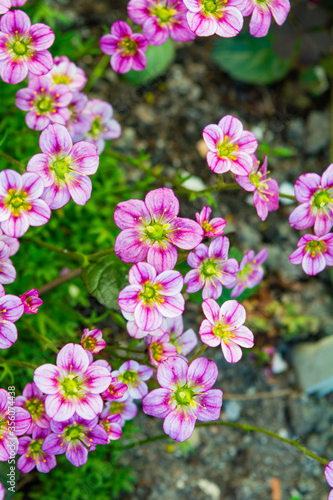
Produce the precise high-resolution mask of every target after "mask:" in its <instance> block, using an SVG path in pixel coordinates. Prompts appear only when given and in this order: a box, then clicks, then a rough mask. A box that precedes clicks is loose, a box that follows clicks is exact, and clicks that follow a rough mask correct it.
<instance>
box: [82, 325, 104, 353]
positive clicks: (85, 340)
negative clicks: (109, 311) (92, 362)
mask: <svg viewBox="0 0 333 500" xmlns="http://www.w3.org/2000/svg"><path fill="white" fill-rule="evenodd" d="M81 345H82V347H83V349H87V351H90V352H92V353H93V354H97V353H98V352H99V351H101V350H102V349H104V347H105V346H106V342H105V340H104V339H103V332H102V330H98V329H95V330H89V328H85V329H84V330H83V335H82V337H81Z"/></svg>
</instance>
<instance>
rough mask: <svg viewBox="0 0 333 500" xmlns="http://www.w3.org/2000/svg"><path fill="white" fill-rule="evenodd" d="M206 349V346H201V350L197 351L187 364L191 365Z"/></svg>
mask: <svg viewBox="0 0 333 500" xmlns="http://www.w3.org/2000/svg"><path fill="white" fill-rule="evenodd" d="M207 347H208V345H207V344H205V345H203V346H202V347H201V349H199V351H198V352H197V353H196V354H195V355H194V356H193V358H191V359H190V361H189V364H190V363H192V361H193V360H194V359H196V358H198V357H199V356H200V354H202V353H203V352H204V351H205V350H206V349H207Z"/></svg>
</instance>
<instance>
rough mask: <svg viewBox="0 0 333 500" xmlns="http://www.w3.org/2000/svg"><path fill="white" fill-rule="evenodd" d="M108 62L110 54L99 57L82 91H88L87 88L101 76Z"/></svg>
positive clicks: (89, 88)
mask: <svg viewBox="0 0 333 500" xmlns="http://www.w3.org/2000/svg"><path fill="white" fill-rule="evenodd" d="M109 64H110V56H108V55H106V54H104V55H103V57H101V59H100V60H99V62H98V63H97V64H96V66H95V67H94V69H93V71H92V73H91V75H90V76H89V79H88V81H87V84H86V86H85V88H84V91H85V92H86V93H87V92H89V90H91V89H92V87H93V86H94V85H95V83H96V82H97V80H99V78H101V76H102V75H103V74H104V71H105V69H106V68H107V66H108V65H109Z"/></svg>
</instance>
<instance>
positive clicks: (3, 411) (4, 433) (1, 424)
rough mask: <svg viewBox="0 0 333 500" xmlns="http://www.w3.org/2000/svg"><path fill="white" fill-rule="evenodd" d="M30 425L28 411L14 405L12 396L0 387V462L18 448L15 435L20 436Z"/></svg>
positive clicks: (14, 452)
mask: <svg viewBox="0 0 333 500" xmlns="http://www.w3.org/2000/svg"><path fill="white" fill-rule="evenodd" d="M30 426H31V416H30V413H29V412H28V411H27V410H25V409H24V408H20V407H18V406H15V399H14V397H13V396H12V395H11V394H10V393H9V392H8V391H6V390H5V389H0V436H1V439H0V462H7V461H8V460H9V459H11V458H13V455H14V456H15V455H16V453H17V449H18V440H17V436H22V435H23V434H25V433H26V432H27V430H28V429H29V428H30Z"/></svg>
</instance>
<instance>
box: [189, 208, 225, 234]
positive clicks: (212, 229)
mask: <svg viewBox="0 0 333 500" xmlns="http://www.w3.org/2000/svg"><path fill="white" fill-rule="evenodd" d="M211 213H212V209H211V208H209V207H203V209H202V210H201V212H200V213H196V214H195V218H196V221H197V223H198V224H200V226H201V227H202V229H203V230H204V232H205V237H206V238H215V237H216V236H221V235H222V234H223V233H224V228H225V226H226V225H227V223H226V221H225V220H224V219H222V217H214V219H211V220H209V218H210V214H211Z"/></svg>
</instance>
